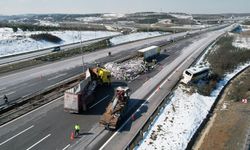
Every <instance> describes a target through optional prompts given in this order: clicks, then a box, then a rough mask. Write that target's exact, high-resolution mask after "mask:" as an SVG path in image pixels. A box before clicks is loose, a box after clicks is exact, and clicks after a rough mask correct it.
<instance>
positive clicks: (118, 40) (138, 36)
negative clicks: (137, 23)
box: [110, 32, 169, 45]
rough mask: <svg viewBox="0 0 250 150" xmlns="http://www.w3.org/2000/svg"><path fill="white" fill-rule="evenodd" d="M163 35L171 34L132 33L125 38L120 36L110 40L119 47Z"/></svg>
mask: <svg viewBox="0 0 250 150" xmlns="http://www.w3.org/2000/svg"><path fill="white" fill-rule="evenodd" d="M163 34H169V33H167V32H164V33H162V32H138V33H132V34H128V35H124V36H118V37H114V38H112V39H111V40H110V42H111V43H112V45H118V44H122V43H126V42H131V41H136V40H141V39H145V38H149V37H155V36H159V35H163Z"/></svg>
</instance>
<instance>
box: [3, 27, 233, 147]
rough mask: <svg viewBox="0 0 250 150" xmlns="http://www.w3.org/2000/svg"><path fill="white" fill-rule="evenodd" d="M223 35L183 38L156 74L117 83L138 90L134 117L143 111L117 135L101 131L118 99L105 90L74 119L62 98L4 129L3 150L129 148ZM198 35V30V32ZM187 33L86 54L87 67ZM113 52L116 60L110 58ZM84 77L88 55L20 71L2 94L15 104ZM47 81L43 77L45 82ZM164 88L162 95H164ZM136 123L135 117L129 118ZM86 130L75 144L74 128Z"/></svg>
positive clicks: (5, 80) (7, 79)
mask: <svg viewBox="0 0 250 150" xmlns="http://www.w3.org/2000/svg"><path fill="white" fill-rule="evenodd" d="M230 28H231V26H230V27H226V28H223V29H220V30H215V31H209V32H204V33H202V34H197V35H195V36H192V37H190V38H186V39H182V40H180V41H178V42H176V43H174V44H171V45H168V46H166V47H164V49H165V50H164V51H162V54H161V56H163V58H162V60H161V61H160V62H159V63H160V65H159V66H158V67H157V68H156V69H155V70H153V71H151V72H149V73H147V74H143V75H141V76H139V77H138V78H137V79H135V80H134V81H133V82H124V81H117V80H113V83H112V86H113V87H116V86H119V85H124V84H127V85H128V86H129V87H130V88H131V89H132V95H131V100H130V102H129V108H130V114H131V112H134V111H135V110H136V109H138V110H137V112H140V113H139V114H135V115H136V118H137V119H136V120H134V121H131V119H128V120H125V123H124V124H123V125H122V126H121V128H119V129H118V131H116V132H110V131H106V130H104V129H103V128H101V127H99V125H98V121H99V119H100V117H101V115H102V113H103V112H104V111H105V108H106V106H107V104H108V102H109V101H110V100H111V99H112V95H113V92H112V90H111V89H105V90H103V89H100V90H101V91H102V92H98V95H97V99H98V100H99V101H98V102H97V103H96V104H93V105H92V107H91V108H90V110H89V111H88V112H84V113H82V114H69V113H66V112H64V111H63V98H62V97H60V98H58V99H56V100H54V101H52V102H50V103H48V104H46V105H44V106H42V107H40V108H38V109H36V110H33V111H31V112H29V113H27V114H25V115H23V116H21V117H19V118H17V119H15V120H13V121H11V122H9V123H6V124H4V125H2V126H1V127H0V137H1V138H0V139H1V140H0V149H66V148H72V149H83V148H84V149H99V148H100V149H124V148H126V147H128V146H129V145H128V144H129V143H130V142H131V140H132V139H133V138H134V136H135V135H136V133H137V132H138V131H139V129H140V128H141V126H142V124H141V122H145V120H147V116H149V115H150V113H152V111H153V110H154V109H155V108H156V107H157V106H158V105H159V103H160V102H161V101H162V99H163V98H164V97H166V96H167V95H168V94H169V93H170V92H171V89H172V88H173V87H174V85H175V84H176V82H178V80H179V78H180V76H181V73H182V70H184V69H186V68H188V67H189V66H190V65H191V64H192V62H193V61H194V60H195V59H196V58H197V57H198V56H199V55H200V54H201V53H202V51H203V50H204V49H205V48H206V47H207V46H208V45H209V44H211V43H212V42H213V41H214V40H215V39H216V38H218V37H219V36H221V35H222V34H224V33H225V32H227V31H229V30H230ZM194 32H197V31H194ZM185 35H186V33H178V34H174V35H165V36H160V37H156V38H150V39H145V40H141V41H136V42H132V43H128V44H124V45H119V46H116V47H111V48H108V49H104V50H101V51H98V52H93V53H87V54H84V56H83V57H84V60H85V62H94V61H97V62H101V63H105V62H109V61H112V60H116V59H119V58H122V57H124V56H125V55H130V54H132V53H134V52H135V51H136V50H138V49H141V48H144V47H147V46H149V45H163V44H164V43H168V41H169V40H170V39H171V38H178V37H183V36H185ZM109 51H111V52H112V55H113V57H112V58H110V57H107V53H108V52H109ZM81 72H82V56H79V57H74V58H70V59H66V60H63V61H58V62H55V63H52V64H47V65H44V66H40V67H36V68H31V69H27V70H23V71H20V72H15V73H13V74H9V75H6V76H2V77H0V82H1V83H2V84H1V85H0V89H1V90H0V92H1V95H2V94H4V93H5V94H6V93H11V94H10V98H11V99H12V100H15V99H18V98H19V97H20V96H23V95H26V94H29V93H31V92H35V91H39V90H43V89H45V88H47V87H49V86H51V85H53V84H55V83H57V82H60V81H63V80H65V79H67V78H69V77H72V76H75V75H78V74H80V73H81ZM41 76H42V78H40V77H41ZM159 89H160V90H159ZM128 118H130V117H128ZM76 123H79V124H80V126H81V132H80V133H81V138H77V139H75V140H73V141H72V140H71V139H70V133H71V132H72V130H73V126H74V124H76Z"/></svg>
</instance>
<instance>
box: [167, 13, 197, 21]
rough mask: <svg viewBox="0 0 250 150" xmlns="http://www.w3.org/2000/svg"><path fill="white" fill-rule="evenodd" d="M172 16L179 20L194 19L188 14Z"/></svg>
mask: <svg viewBox="0 0 250 150" xmlns="http://www.w3.org/2000/svg"><path fill="white" fill-rule="evenodd" d="M170 15H171V16H173V17H175V18H179V19H190V20H192V19H193V16H192V15H188V14H170Z"/></svg>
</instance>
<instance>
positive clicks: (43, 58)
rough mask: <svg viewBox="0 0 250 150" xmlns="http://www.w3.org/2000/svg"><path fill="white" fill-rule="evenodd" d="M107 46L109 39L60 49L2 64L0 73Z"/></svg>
mask: <svg viewBox="0 0 250 150" xmlns="http://www.w3.org/2000/svg"><path fill="white" fill-rule="evenodd" d="M107 47H109V42H108V40H102V41H99V42H96V43H93V44H90V45H88V46H83V47H82V48H75V49H72V50H68V51H59V52H57V53H51V54H48V55H46V56H41V57H38V58H34V59H32V60H27V61H23V62H19V63H14V64H10V65H6V66H2V67H0V74H3V73H7V72H10V71H14V70H21V69H24V68H28V67H32V66H36V65H41V64H45V63H48V62H54V61H58V60H62V59H65V58H69V57H73V56H77V55H80V54H83V53H84V52H91V51H96V50H99V49H103V48H107Z"/></svg>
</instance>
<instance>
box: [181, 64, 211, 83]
mask: <svg viewBox="0 0 250 150" xmlns="http://www.w3.org/2000/svg"><path fill="white" fill-rule="evenodd" d="M208 74H209V68H208V67H201V68H189V69H186V70H184V72H183V79H182V80H181V82H183V83H185V84H188V83H189V82H190V81H195V80H199V79H202V78H205V77H207V76H208Z"/></svg>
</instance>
